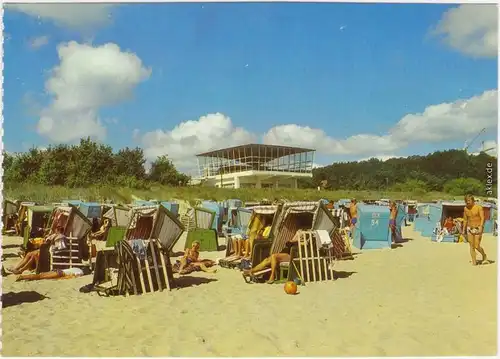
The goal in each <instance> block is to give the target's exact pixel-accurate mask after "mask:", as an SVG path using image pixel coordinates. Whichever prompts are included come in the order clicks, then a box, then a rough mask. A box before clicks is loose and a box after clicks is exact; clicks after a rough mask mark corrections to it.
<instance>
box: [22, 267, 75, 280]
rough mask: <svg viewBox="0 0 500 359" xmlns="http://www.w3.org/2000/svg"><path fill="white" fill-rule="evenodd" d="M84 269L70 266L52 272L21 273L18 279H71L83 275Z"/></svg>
mask: <svg viewBox="0 0 500 359" xmlns="http://www.w3.org/2000/svg"><path fill="white" fill-rule="evenodd" d="M82 275H83V271H82V270H81V269H80V268H68V269H58V270H55V271H51V272H45V273H40V274H21V275H20V276H19V277H17V279H16V281H22V280H26V281H31V280H42V279H61V278H64V279H70V278H76V277H81V276H82Z"/></svg>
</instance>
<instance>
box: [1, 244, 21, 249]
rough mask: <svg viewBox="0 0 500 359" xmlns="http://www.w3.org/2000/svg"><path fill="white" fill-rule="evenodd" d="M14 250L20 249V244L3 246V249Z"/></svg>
mask: <svg viewBox="0 0 500 359" xmlns="http://www.w3.org/2000/svg"><path fill="white" fill-rule="evenodd" d="M12 248H19V244H5V245H3V246H2V249H12Z"/></svg>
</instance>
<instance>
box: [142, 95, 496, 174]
mask: <svg viewBox="0 0 500 359" xmlns="http://www.w3.org/2000/svg"><path fill="white" fill-rule="evenodd" d="M497 98H498V93H497V91H496V90H491V91H485V92H484V93H483V94H481V95H479V96H475V97H472V98H470V99H467V100H457V101H455V102H452V103H442V104H438V105H432V106H428V107H427V108H426V109H425V110H424V111H423V112H422V113H416V114H408V115H406V116H404V117H403V118H402V119H401V120H400V121H399V122H398V123H397V124H396V125H395V126H394V127H393V128H392V129H390V130H389V132H388V133H387V134H385V135H382V136H380V135H373V134H358V135H354V136H350V137H348V138H345V139H338V138H334V137H332V136H329V135H328V134H327V133H326V132H325V131H323V130H321V129H317V128H311V127H309V126H300V125H296V124H288V125H280V126H276V127H273V128H271V129H270V130H269V131H268V132H267V133H265V134H264V135H262V136H259V135H258V134H253V133H251V132H249V131H247V130H245V129H242V128H235V127H234V126H233V124H232V122H231V119H230V118H229V117H227V116H225V115H223V114H220V113H217V114H210V115H206V116H202V117H201V118H200V119H199V120H197V121H187V122H183V123H181V124H179V125H178V126H176V127H175V128H174V129H172V130H171V131H164V130H156V131H153V132H148V133H146V134H144V135H142V136H141V140H142V144H143V146H144V148H145V154H146V156H147V157H148V158H149V159H154V158H156V156H159V155H164V154H166V155H168V156H169V157H170V158H171V159H172V160H173V161H174V162H175V163H176V164H177V165H180V168H187V167H189V166H191V165H192V163H193V161H194V155H195V154H197V153H202V152H206V151H209V150H213V149H219V148H224V147H230V146H235V145H239V144H245V143H251V142H254V141H257V139H258V138H259V137H261V138H262V142H263V143H266V144H274V145H288V146H298V147H305V148H311V149H315V150H317V152H318V153H319V154H323V155H330V156H333V155H360V156H361V155H364V156H365V157H366V159H369V158H372V157H375V158H378V159H380V160H382V161H385V160H387V159H390V158H395V157H398V156H396V155H394V153H395V152H397V150H400V149H401V148H404V147H406V146H408V145H409V144H411V143H414V142H426V143H432V142H441V141H451V140H465V139H468V138H470V137H471V136H474V135H476V134H477V133H478V132H479V131H480V130H481V129H482V128H486V129H487V130H491V129H496V127H497ZM133 135H134V136H136V137H137V136H139V132H138V131H134V133H133ZM373 153H376V154H377V155H376V156H374V155H373ZM368 156H369V157H368Z"/></svg>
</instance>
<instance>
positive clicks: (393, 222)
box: [389, 219, 396, 231]
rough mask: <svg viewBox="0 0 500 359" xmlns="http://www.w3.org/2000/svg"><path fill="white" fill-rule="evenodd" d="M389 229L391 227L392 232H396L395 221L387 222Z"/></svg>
mask: <svg viewBox="0 0 500 359" xmlns="http://www.w3.org/2000/svg"><path fill="white" fill-rule="evenodd" d="M389 227H391V229H392V231H395V230H396V220H395V219H390V220H389Z"/></svg>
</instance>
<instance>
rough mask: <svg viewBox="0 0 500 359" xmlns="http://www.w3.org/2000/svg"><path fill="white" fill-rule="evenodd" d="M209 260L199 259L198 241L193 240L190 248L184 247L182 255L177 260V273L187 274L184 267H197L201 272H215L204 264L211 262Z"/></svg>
mask: <svg viewBox="0 0 500 359" xmlns="http://www.w3.org/2000/svg"><path fill="white" fill-rule="evenodd" d="M212 263H213V262H212V261H210V260H200V242H198V241H194V242H193V244H192V245H191V248H186V250H185V251H184V256H183V257H182V258H181V259H180V261H179V274H187V273H186V272H187V271H186V267H189V266H192V267H193V268H199V269H201V270H202V271H203V272H207V273H215V272H216V270H214V269H209V268H208V267H207V266H206V265H207V264H212Z"/></svg>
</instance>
